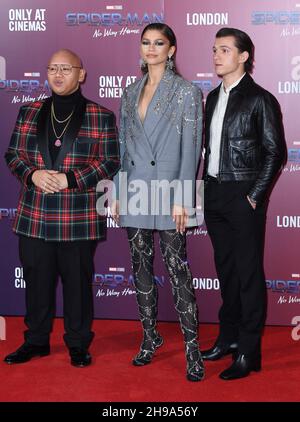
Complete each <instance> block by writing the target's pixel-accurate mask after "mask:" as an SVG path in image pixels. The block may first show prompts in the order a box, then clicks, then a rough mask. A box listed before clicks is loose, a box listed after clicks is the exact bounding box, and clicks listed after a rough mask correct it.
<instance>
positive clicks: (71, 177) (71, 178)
mask: <svg viewBox="0 0 300 422" xmlns="http://www.w3.org/2000/svg"><path fill="white" fill-rule="evenodd" d="M66 176H67V180H68V189H76V188H78V184H77V180H76V177H75V174H74V172H73V171H69V172H68V173H66Z"/></svg>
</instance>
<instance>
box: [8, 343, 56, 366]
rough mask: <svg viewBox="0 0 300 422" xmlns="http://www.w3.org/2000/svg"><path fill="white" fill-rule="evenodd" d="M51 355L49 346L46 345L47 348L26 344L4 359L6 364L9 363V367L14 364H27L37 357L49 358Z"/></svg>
mask: <svg viewBox="0 0 300 422" xmlns="http://www.w3.org/2000/svg"><path fill="white" fill-rule="evenodd" d="M49 353H50V346H49V344H46V345H45V346H37V345H34V344H29V343H24V344H22V346H21V347H20V348H19V349H18V350H16V351H15V352H13V353H11V354H9V355H7V356H6V357H5V358H4V362H6V363H8V364H9V365H11V364H13V363H25V362H28V361H29V360H30V359H32V358H34V357H36V356H39V357H42V356H47V355H49Z"/></svg>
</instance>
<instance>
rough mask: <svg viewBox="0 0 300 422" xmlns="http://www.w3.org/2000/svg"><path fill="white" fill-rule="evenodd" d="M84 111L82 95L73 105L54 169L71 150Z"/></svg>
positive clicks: (57, 168)
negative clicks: (73, 108) (72, 111)
mask: <svg viewBox="0 0 300 422" xmlns="http://www.w3.org/2000/svg"><path fill="white" fill-rule="evenodd" d="M85 111H86V99H85V98H84V97H81V98H80V101H79V102H78V103H77V105H76V107H75V110H74V113H73V116H72V118H71V122H70V124H69V126H68V129H67V130H66V133H65V134H64V137H63V142H62V146H61V149H60V151H59V153H58V156H57V158H56V160H55V162H54V164H53V169H54V170H59V166H60V165H61V164H62V162H63V161H64V158H65V156H66V155H67V153H68V152H69V151H70V150H71V148H72V145H73V142H74V141H75V139H76V137H77V134H78V132H79V130H80V128H81V125H82V121H83V117H84V115H85Z"/></svg>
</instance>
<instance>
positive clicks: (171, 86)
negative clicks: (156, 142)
mask: <svg viewBox="0 0 300 422" xmlns="http://www.w3.org/2000/svg"><path fill="white" fill-rule="evenodd" d="M175 81H176V75H175V74H174V72H172V71H171V70H168V69H166V71H165V73H164V74H163V77H162V79H161V81H160V83H159V85H158V87H157V89H156V91H155V93H154V95H153V97H152V99H151V102H150V104H149V106H148V110H147V113H146V116H145V120H144V130H145V134H146V136H147V137H148V138H150V137H151V135H152V133H153V132H154V130H155V128H156V126H157V125H158V123H159V122H160V119H161V118H162V117H163V115H164V113H165V112H166V110H167V108H168V106H169V105H170V103H171V101H172V98H173V96H174V94H175V92H176V88H177V86H176V85H177V84H176V83H175Z"/></svg>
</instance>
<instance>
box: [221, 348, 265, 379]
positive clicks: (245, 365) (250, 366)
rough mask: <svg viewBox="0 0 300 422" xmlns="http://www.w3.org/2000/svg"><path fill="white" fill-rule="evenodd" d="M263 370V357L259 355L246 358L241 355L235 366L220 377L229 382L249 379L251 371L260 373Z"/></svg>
mask: <svg viewBox="0 0 300 422" xmlns="http://www.w3.org/2000/svg"><path fill="white" fill-rule="evenodd" d="M260 370H261V356H260V355H257V356H255V357H253V356H246V355H244V354H242V353H239V354H238V355H237V356H236V358H235V360H234V362H233V364H232V365H231V366H230V367H229V368H228V369H225V371H223V372H222V373H221V374H220V375H219V377H220V378H221V379H222V380H225V381H229V380H235V379H238V378H244V377H247V376H248V375H249V374H250V372H251V371H256V372H258V371H260Z"/></svg>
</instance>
